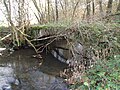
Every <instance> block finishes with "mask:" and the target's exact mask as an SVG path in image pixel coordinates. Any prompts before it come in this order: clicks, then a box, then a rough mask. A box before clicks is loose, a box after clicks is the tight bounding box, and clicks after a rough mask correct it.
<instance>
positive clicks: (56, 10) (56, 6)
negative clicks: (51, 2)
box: [55, 0, 58, 21]
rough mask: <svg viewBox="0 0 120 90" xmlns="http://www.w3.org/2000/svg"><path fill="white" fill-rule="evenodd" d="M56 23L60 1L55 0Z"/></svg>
mask: <svg viewBox="0 0 120 90" xmlns="http://www.w3.org/2000/svg"><path fill="white" fill-rule="evenodd" d="M55 12H56V21H58V1H57V0H55Z"/></svg>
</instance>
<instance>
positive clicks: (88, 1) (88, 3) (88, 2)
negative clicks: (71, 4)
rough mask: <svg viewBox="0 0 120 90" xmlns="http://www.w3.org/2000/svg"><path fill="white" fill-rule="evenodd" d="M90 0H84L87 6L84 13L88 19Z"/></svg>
mask: <svg viewBox="0 0 120 90" xmlns="http://www.w3.org/2000/svg"><path fill="white" fill-rule="evenodd" d="M90 2H91V1H90V0H86V3H87V7H86V10H87V13H86V18H87V19H88V20H89V17H90V12H91V5H90Z"/></svg>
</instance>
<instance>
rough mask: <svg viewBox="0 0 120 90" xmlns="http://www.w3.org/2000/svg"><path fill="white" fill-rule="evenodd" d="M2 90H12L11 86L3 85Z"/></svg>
mask: <svg viewBox="0 0 120 90" xmlns="http://www.w3.org/2000/svg"><path fill="white" fill-rule="evenodd" d="M2 90H12V88H11V85H10V84H5V85H3V86H2Z"/></svg>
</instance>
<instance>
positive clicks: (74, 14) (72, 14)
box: [72, 0, 80, 20]
mask: <svg viewBox="0 0 120 90" xmlns="http://www.w3.org/2000/svg"><path fill="white" fill-rule="evenodd" d="M79 2H80V0H78V1H77V2H76V4H75V7H74V9H73V13H72V20H73V18H74V15H75V11H76V9H77V6H78V4H79Z"/></svg>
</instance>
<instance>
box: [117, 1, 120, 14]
mask: <svg viewBox="0 0 120 90" xmlns="http://www.w3.org/2000/svg"><path fill="white" fill-rule="evenodd" d="M118 11H120V0H119V4H118V6H117V12H118Z"/></svg>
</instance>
